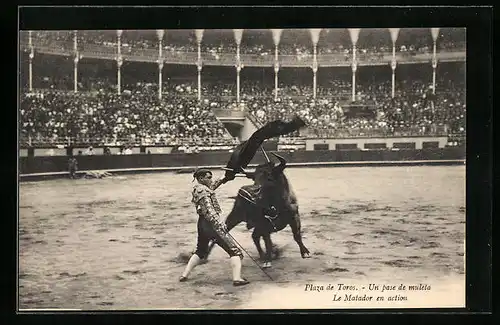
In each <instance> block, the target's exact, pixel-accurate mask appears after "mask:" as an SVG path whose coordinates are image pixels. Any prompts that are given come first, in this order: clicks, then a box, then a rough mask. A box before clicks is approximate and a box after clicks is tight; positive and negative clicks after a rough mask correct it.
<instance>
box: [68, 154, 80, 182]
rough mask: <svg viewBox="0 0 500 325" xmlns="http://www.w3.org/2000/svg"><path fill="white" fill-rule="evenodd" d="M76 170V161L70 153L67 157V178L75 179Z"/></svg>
mask: <svg viewBox="0 0 500 325" xmlns="http://www.w3.org/2000/svg"><path fill="white" fill-rule="evenodd" d="M77 171H78V161H77V160H76V158H75V157H74V156H73V155H71V156H70V157H69V159H68V172H69V178H71V179H75V178H76V172H77Z"/></svg>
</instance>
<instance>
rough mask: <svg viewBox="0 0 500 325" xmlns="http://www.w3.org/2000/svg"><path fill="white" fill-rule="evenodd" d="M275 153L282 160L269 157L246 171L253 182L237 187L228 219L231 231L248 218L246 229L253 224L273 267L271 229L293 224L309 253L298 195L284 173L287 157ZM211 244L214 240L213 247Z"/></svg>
mask: <svg viewBox="0 0 500 325" xmlns="http://www.w3.org/2000/svg"><path fill="white" fill-rule="evenodd" d="M272 154H273V155H274V156H275V157H276V158H277V159H278V160H279V164H277V165H275V164H274V163H273V162H271V161H270V160H269V159H268V162H267V163H265V164H261V165H258V166H257V167H256V169H255V171H254V172H252V173H250V172H245V171H244V173H245V174H246V176H247V177H248V178H251V179H253V180H254V184H252V185H245V186H242V187H241V188H240V189H239V190H238V195H237V196H236V198H235V201H234V204H233V208H232V210H231V212H230V213H229V215H228V216H227V218H226V221H225V224H226V227H227V229H228V231H230V230H231V229H232V228H234V227H235V226H237V225H238V224H240V223H241V222H246V224H247V229H252V228H253V232H252V239H253V242H254V244H255V247H256V248H257V251H258V253H259V256H260V258H261V260H263V267H265V268H269V267H271V259H272V248H273V243H272V241H271V233H273V232H278V231H281V230H283V229H284V228H285V227H286V226H290V228H291V230H292V233H293V239H294V240H295V242H296V243H297V245H298V246H299V249H300V255H301V256H302V258H309V257H310V252H309V250H308V249H307V247H306V246H305V245H304V243H303V242H302V233H301V223H300V214H299V205H298V201H297V196H296V195H295V193H294V192H293V190H292V188H291V187H290V183H289V182H288V179H287V177H286V176H285V174H284V169H285V168H286V160H285V159H284V158H283V157H281V156H279V155H277V154H275V153H272ZM266 157H267V155H266ZM261 238H262V239H263V240H264V244H265V252H264V251H263V250H262V247H261V244H260V239H261ZM212 247H213V244H212V245H211V246H210V250H211V248H212Z"/></svg>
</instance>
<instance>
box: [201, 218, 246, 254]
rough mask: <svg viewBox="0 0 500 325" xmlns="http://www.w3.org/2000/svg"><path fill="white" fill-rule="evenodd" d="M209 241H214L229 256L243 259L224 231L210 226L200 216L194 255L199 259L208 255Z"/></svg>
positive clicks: (233, 242) (231, 239)
mask: <svg viewBox="0 0 500 325" xmlns="http://www.w3.org/2000/svg"><path fill="white" fill-rule="evenodd" d="M210 240H214V241H215V243H216V244H217V245H219V246H220V247H221V248H222V249H223V250H224V251H225V252H226V253H227V254H228V255H229V256H231V257H232V256H240V257H241V258H243V254H242V252H241V250H240V249H239V248H238V246H237V245H236V242H235V241H234V239H233V238H231V236H230V235H229V234H228V233H227V232H226V231H225V230H224V229H220V228H219V227H217V226H216V225H212V224H211V223H210V222H209V221H208V220H206V219H205V218H203V217H202V216H200V217H199V219H198V242H197V244H196V251H195V254H196V255H198V256H199V257H200V258H201V259H204V258H206V257H207V255H208V246H209V243H210Z"/></svg>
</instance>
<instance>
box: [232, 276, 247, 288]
mask: <svg viewBox="0 0 500 325" xmlns="http://www.w3.org/2000/svg"><path fill="white" fill-rule="evenodd" d="M249 283H250V281H248V280H247V279H245V278H242V279H241V280H236V281H233V286H235V287H241V286H244V285H247V284H249Z"/></svg>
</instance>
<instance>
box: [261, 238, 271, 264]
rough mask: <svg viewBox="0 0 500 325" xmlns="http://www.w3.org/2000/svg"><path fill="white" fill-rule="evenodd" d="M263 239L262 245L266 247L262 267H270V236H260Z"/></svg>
mask: <svg viewBox="0 0 500 325" xmlns="http://www.w3.org/2000/svg"><path fill="white" fill-rule="evenodd" d="M262 237H263V238H264V244H265V245H266V256H265V260H264V265H263V266H262V267H264V268H269V267H271V258H272V253H273V243H272V241H271V234H265V235H263V236H262Z"/></svg>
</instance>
